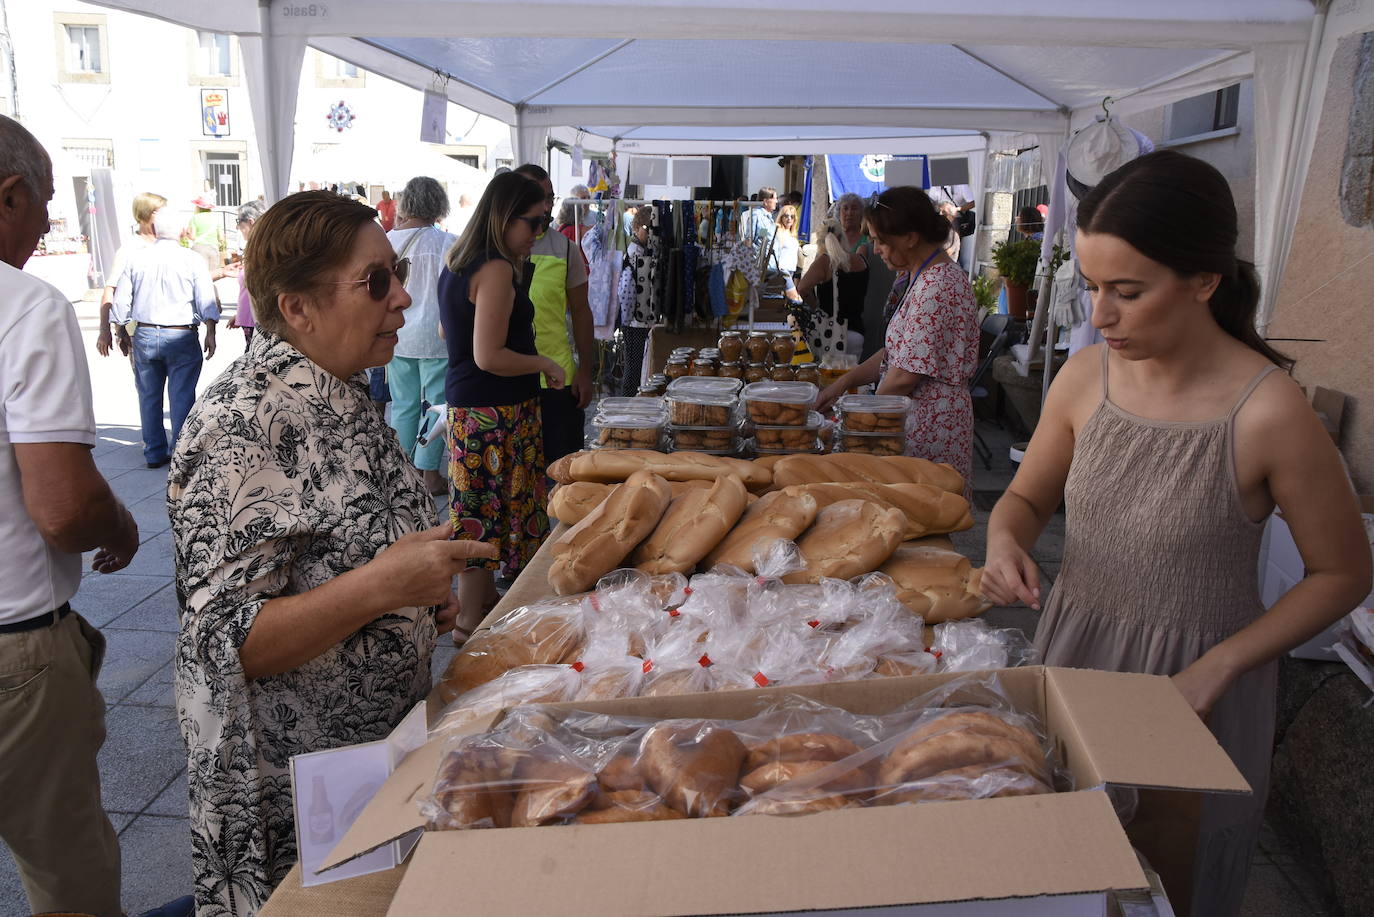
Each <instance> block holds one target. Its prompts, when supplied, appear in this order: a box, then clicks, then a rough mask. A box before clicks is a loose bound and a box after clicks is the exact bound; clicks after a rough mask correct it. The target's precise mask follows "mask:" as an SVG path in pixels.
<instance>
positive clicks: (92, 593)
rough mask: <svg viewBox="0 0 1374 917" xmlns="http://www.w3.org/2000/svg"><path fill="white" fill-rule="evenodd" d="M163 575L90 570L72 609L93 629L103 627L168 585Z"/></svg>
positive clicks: (82, 582)
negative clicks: (92, 625)
mask: <svg viewBox="0 0 1374 917" xmlns="http://www.w3.org/2000/svg"><path fill="white" fill-rule="evenodd" d="M167 582H168V578H167V577H166V576H140V575H138V574H133V573H127V574H122V575H121V574H113V573H112V574H105V573H96V572H94V571H90V572H88V573H86V574H85V575H84V576H83V577H82V579H81V587H80V589H79V590H78V591H77V593H76V595H75V597H73V598H72V608H74V609H76V610H77V611H79V612H81V614H82V616H83V617H85V618H86V620H87V621H90V622H91V623H92V624H94V625H95V626H96V627H104V626H105V625H106V624H108V623H110V622H111V621H113V620H114V619H115V618H117V617H119V616H120V615H122V614H124V613H125V612H126V611H128V610H129V609H130V608H133V607H134V606H135V605H137V604H138V603H139V602H142V601H143V600H144V599H146V598H148V596H150V595H152V594H153V593H155V592H157V591H159V590H160V589H163V588H165V587H166V586H167Z"/></svg>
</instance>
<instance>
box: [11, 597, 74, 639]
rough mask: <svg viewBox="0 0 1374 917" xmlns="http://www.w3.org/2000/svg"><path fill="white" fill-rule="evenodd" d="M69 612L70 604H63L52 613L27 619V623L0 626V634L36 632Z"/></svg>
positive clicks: (18, 622) (16, 622)
mask: <svg viewBox="0 0 1374 917" xmlns="http://www.w3.org/2000/svg"><path fill="white" fill-rule="evenodd" d="M71 611H72V606H71V603H70V602H63V603H62V607H61V608H54V609H53V610H52V611H49V612H45V613H43V614H41V615H39V616H38V617H36V618H29V619H28V620H27V621H15V622H14V623H13V624H0V634H19V633H23V632H24V631H26V630H38V628H40V627H51V626H52V625H54V624H56V623H57V622H58V621H60V620H62V619H63V618H65V617H66V616H67V615H69V614H71Z"/></svg>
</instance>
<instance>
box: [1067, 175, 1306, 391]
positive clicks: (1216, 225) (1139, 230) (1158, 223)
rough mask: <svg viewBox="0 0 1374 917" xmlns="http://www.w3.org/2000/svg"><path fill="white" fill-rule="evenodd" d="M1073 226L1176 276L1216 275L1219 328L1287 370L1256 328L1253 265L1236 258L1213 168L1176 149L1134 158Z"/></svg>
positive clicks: (1224, 191)
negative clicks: (1124, 245) (1117, 242)
mask: <svg viewBox="0 0 1374 917" xmlns="http://www.w3.org/2000/svg"><path fill="white" fill-rule="evenodd" d="M1078 228H1079V230H1080V231H1082V232H1087V233H1105V234H1107V235H1110V236H1116V237H1117V238H1118V239H1121V240H1122V241H1124V242H1127V243H1128V244H1130V245H1131V246H1132V247H1133V248H1134V249H1135V250H1136V251H1138V252H1140V253H1141V254H1142V255H1144V256H1145V257H1147V258H1149V259H1150V260H1151V261H1158V262H1159V263H1160V264H1162V265H1164V266H1165V267H1168V268H1169V269H1170V270H1172V271H1173V272H1174V273H1176V274H1178V275H1179V276H1180V277H1190V276H1192V275H1194V274H1204V273H1206V274H1220V275H1221V282H1220V283H1219V284H1217V288H1216V291H1215V292H1214V293H1213V294H1212V299H1211V301H1210V302H1209V303H1208V305H1209V306H1210V308H1211V311H1212V318H1213V319H1214V320H1215V321H1216V323H1217V324H1218V325H1220V326H1221V328H1222V330H1223V331H1225V332H1226V333H1227V334H1229V335H1231V337H1233V338H1235V339H1236V340H1238V341H1240V342H1241V343H1242V344H1244V345H1245V346H1247V347H1249V348H1250V349H1251V350H1255V351H1257V352H1259V353H1261V354H1263V355H1264V357H1265V359H1267V360H1269V361H1270V362H1271V363H1274V364H1276V365H1277V366H1279V367H1281V368H1283V369H1285V370H1287V369H1291V368H1292V366H1293V362H1294V361H1293V359H1292V358H1291V357H1288V356H1285V355H1284V354H1282V353H1279V352H1278V351H1277V350H1275V349H1274V348H1272V347H1270V346H1269V345H1268V344H1267V343H1266V342H1265V340H1264V339H1263V338H1262V337H1260V335H1259V332H1258V331H1256V330H1255V310H1256V309H1258V308H1259V296H1260V285H1259V275H1258V274H1256V273H1255V266H1254V265H1253V264H1251V263H1250V262H1249V261H1242V260H1241V259H1239V258H1237V257H1236V237H1237V235H1238V223H1237V220H1236V202H1235V200H1234V199H1233V198H1232V197H1231V186H1230V185H1228V184H1227V183H1226V179H1225V178H1224V177H1223V176H1222V174H1221V173H1220V172H1218V171H1217V170H1216V169H1215V168H1213V167H1212V166H1210V165H1209V164H1207V163H1205V162H1203V161H1202V160H1201V159H1194V158H1193V157H1191V156H1185V155H1183V154H1182V153H1178V152H1175V151H1174V150H1159V151H1157V152H1154V153H1147V154H1146V155H1144V156H1141V157H1140V158H1138V159H1133V160H1131V161H1130V162H1128V163H1126V164H1125V165H1124V166H1122V167H1121V168H1119V169H1117V170H1116V171H1114V172H1111V173H1109V174H1108V175H1107V176H1106V177H1105V178H1103V179H1102V181H1100V182H1099V183H1098V184H1097V185H1096V186H1095V187H1094V188H1093V189H1092V190H1091V191H1089V192H1088V194H1087V195H1086V196H1085V197H1084V198H1083V200H1082V201H1080V202H1079V204H1078Z"/></svg>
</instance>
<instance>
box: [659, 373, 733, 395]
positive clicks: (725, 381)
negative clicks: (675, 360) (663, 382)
mask: <svg viewBox="0 0 1374 917" xmlns="http://www.w3.org/2000/svg"><path fill="white" fill-rule="evenodd" d="M743 387H744V383H743V382H741V381H740V380H739V379H731V378H728V377H726V378H722V377H720V376H683V377H682V378H681V379H674V380H673V381H672V382H671V383H669V385H668V394H669V395H673V394H676V393H678V392H727V393H728V394H731V395H738V394H739V390H740V389H741V388H743Z"/></svg>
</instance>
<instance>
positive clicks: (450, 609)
mask: <svg viewBox="0 0 1374 917" xmlns="http://www.w3.org/2000/svg"><path fill="white" fill-rule="evenodd" d="M461 610H462V608H461V607H460V606H459V605H458V593H456V592H454V591H453V590H452V589H450V590H449V593H448V598H447V599H445V600H444V602H443V604H441V605H439V607H438V608H436V609H435V611H434V626H435V628H436V629H437V630H438V633H439V635H440V636H442V635H444V634H446V633H448V632H449V631H451V630H453V626H454V625H455V624H457V623H458V612H460V611H461Z"/></svg>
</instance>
